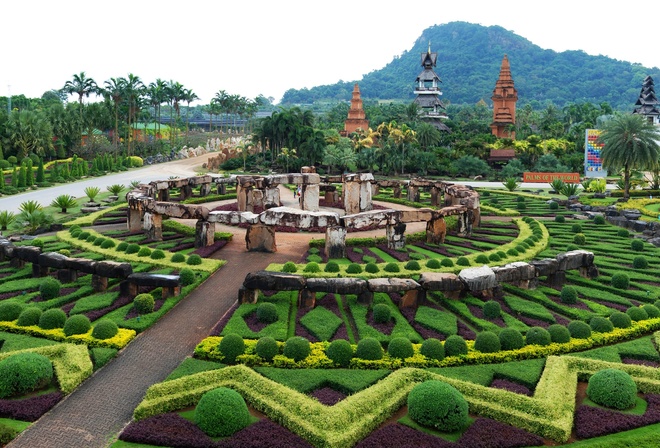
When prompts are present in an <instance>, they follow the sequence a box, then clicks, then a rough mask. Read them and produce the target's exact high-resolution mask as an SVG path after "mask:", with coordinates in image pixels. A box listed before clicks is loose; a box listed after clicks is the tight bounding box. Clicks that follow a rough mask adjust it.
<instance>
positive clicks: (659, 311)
mask: <svg viewBox="0 0 660 448" xmlns="http://www.w3.org/2000/svg"><path fill="white" fill-rule="evenodd" d="M642 308H643V309H644V311H646V315H647V316H649V319H655V318H656V317H660V308H658V307H657V306H655V305H651V304H650V303H647V304H646V305H642ZM19 319H20V317H19Z"/></svg>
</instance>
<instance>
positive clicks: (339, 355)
mask: <svg viewBox="0 0 660 448" xmlns="http://www.w3.org/2000/svg"><path fill="white" fill-rule="evenodd" d="M325 354H326V356H327V357H328V358H330V360H332V362H334V363H335V364H337V365H338V366H340V367H348V365H349V364H350V363H351V359H353V347H352V346H351V344H350V343H349V342H348V341H347V340H345V339H335V340H334V341H332V342H331V343H330V345H329V346H328V348H327V349H326V351H325Z"/></svg>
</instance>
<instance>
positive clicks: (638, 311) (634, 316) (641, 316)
mask: <svg viewBox="0 0 660 448" xmlns="http://www.w3.org/2000/svg"><path fill="white" fill-rule="evenodd" d="M626 314H627V315H628V316H630V319H631V320H632V321H633V322H639V321H640V320H646V319H648V318H649V315H648V314H647V313H646V310H645V309H644V308H640V307H638V306H631V307H630V308H628V309H627V310H626Z"/></svg>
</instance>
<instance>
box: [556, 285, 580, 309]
mask: <svg viewBox="0 0 660 448" xmlns="http://www.w3.org/2000/svg"><path fill="white" fill-rule="evenodd" d="M559 298H560V299H561V301H562V302H563V303H565V304H567V305H573V304H574V303H577V301H578V292H577V289H575V287H574V286H564V287H562V288H561V293H560V294H559Z"/></svg>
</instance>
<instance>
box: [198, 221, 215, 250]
mask: <svg viewBox="0 0 660 448" xmlns="http://www.w3.org/2000/svg"><path fill="white" fill-rule="evenodd" d="M213 243H215V223H214V222H209V221H205V220H203V219H200V220H198V221H197V223H196V224H195V247H206V246H211V245H213Z"/></svg>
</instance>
